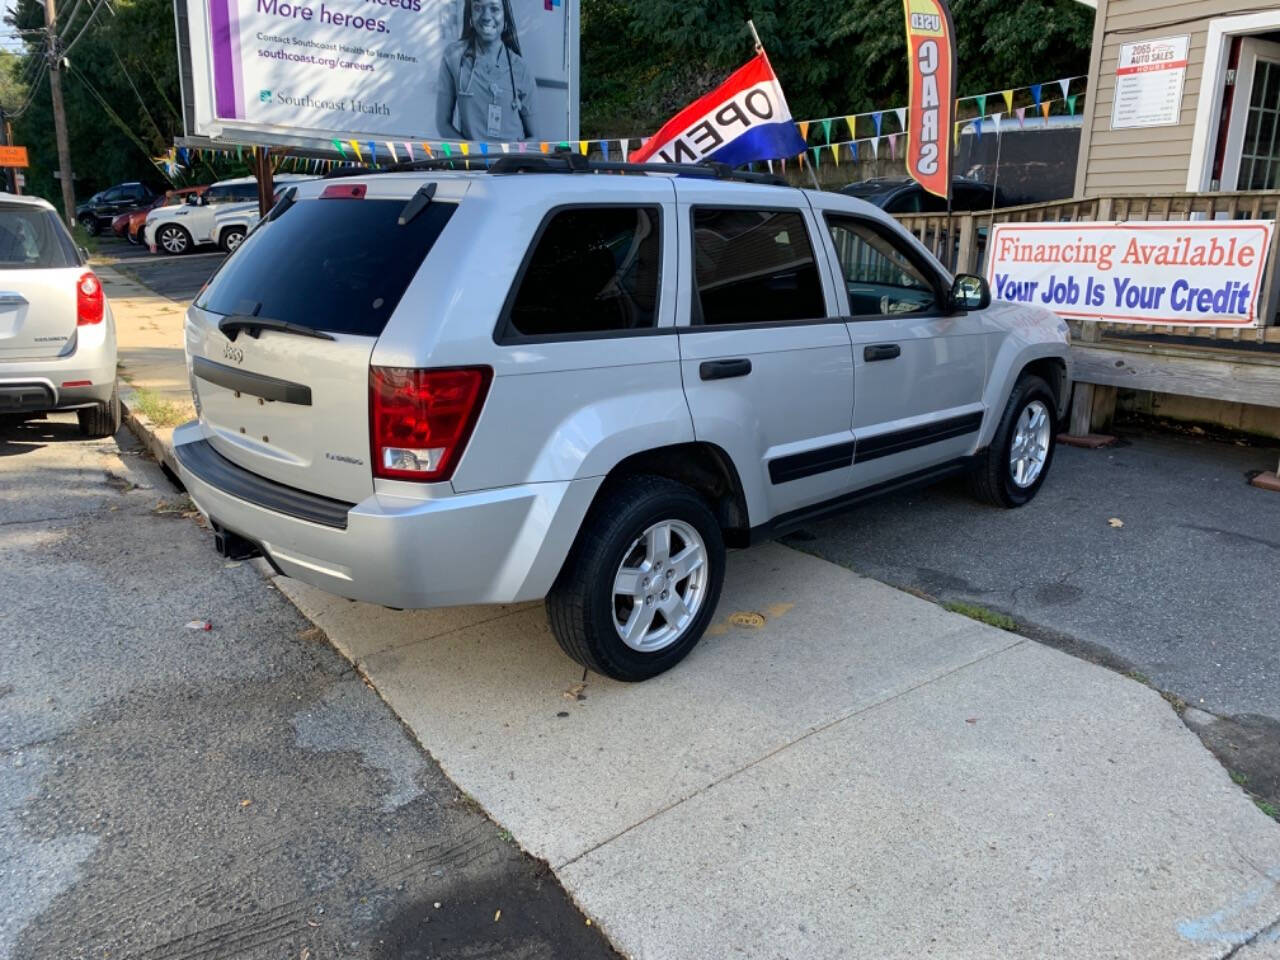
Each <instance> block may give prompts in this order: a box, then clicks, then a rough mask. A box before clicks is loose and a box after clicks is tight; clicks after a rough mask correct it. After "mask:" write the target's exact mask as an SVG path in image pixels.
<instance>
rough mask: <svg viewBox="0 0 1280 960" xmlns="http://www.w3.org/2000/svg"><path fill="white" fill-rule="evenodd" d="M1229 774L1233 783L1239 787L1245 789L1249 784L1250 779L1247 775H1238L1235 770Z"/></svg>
mask: <svg viewBox="0 0 1280 960" xmlns="http://www.w3.org/2000/svg"><path fill="white" fill-rule="evenodd" d="M1227 772H1228V773H1230V774H1231V781H1232V783H1234V784H1235V785H1236V786H1238V787H1243V786H1244V785H1245V784H1246V783H1248V782H1249V777H1248V775H1247V774H1243V773H1237V772H1236V771H1235V770H1229V771H1227Z"/></svg>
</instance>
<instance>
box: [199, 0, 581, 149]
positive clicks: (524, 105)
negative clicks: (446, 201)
mask: <svg viewBox="0 0 1280 960" xmlns="http://www.w3.org/2000/svg"><path fill="white" fill-rule="evenodd" d="M175 16H176V18H177V24H178V46H179V62H180V64H181V66H182V83H183V105H184V114H186V116H185V117H184V119H185V121H186V128H187V129H186V132H187V135H188V136H192V137H210V138H215V139H224V140H230V141H238V142H246V143H269V144H283V145H295V144H296V145H307V144H316V145H327V144H329V143H330V141H332V140H335V139H337V140H341V141H344V142H345V141H349V140H357V141H367V140H373V141H375V142H378V143H381V142H384V141H393V142H397V141H398V142H403V141H413V142H421V141H425V142H428V143H430V142H437V143H438V142H441V141H454V142H457V141H463V140H466V141H472V142H489V143H514V142H517V141H543V140H547V141H560V140H568V139H576V138H577V125H578V13H577V4H576V3H575V2H573V0H178V2H177V3H176V4H175Z"/></svg>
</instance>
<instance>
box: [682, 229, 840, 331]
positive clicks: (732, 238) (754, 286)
mask: <svg viewBox="0 0 1280 960" xmlns="http://www.w3.org/2000/svg"><path fill="white" fill-rule="evenodd" d="M693 258H694V274H695V277H696V279H697V290H696V291H695V294H694V320H695V322H697V323H702V324H706V325H709V326H710V325H723V324H730V323H778V322H782V321H787V320H817V319H821V318H823V317H825V316H826V315H827V307H826V301H825V298H824V297H823V295H822V281H821V279H820V278H819V276H818V267H817V263H816V262H815V260H814V256H813V245H812V244H811V243H810V242H809V231H808V229H807V228H806V227H805V223H804V217H803V216H801V214H800V213H799V212H798V211H795V210H751V209H748V208H745V207H698V208H695V209H694V211H693Z"/></svg>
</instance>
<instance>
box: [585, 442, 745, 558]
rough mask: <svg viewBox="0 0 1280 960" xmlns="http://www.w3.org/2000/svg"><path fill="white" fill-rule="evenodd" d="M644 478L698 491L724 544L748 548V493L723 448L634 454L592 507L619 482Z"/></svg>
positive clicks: (695, 446) (697, 445)
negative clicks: (714, 518) (651, 477)
mask: <svg viewBox="0 0 1280 960" xmlns="http://www.w3.org/2000/svg"><path fill="white" fill-rule="evenodd" d="M641 475H648V476H658V477H666V478H667V479H669V480H674V481H676V482H677V483H682V484H684V485H685V486H687V487H690V488H691V489H693V490H695V491H697V492H698V493H699V494H700V495H701V496H702V497H703V498H704V499H705V500H706V501H707V504H708V506H710V507H711V511H712V513H714V514H715V516H716V519H717V520H718V521H719V522H720V529H721V530H722V531H723V532H724V538H725V543H726V544H727V545H729V546H731V547H745V546H747V543H748V541H749V538H750V530H751V522H750V516H749V514H748V510H747V498H746V493H745V491H744V490H743V487H742V479H741V478H740V477H739V476H738V470H737V467H735V466H734V463H733V460H732V458H730V456H729V454H728V453H726V452H725V451H724V449H722V448H721V447H719V446H717V445H715V444H713V443H707V442H705V441H694V442H691V443H678V444H672V445H670V446H666V447H657V448H654V449H650V450H643V451H640V452H639V453H633V454H631V455H630V456H627V457H625V458H623V459H622V460H620V461H619V462H618V463H617V464H616V465H615V466H614V467H613V469H611V470H610V471H609V472H608V474H607V475H606V476H605V480H604V483H602V484H601V485H600V490H599V491H597V493H596V497H595V501H593V502H592V507H594V506H595V503H596V501H599V500H600V498H601V497H602V495H603V494H604V492H605V491H606V490H608V489H610V488H611V486H612V485H613V484H616V483H617V482H618V481H619V480H621V479H624V478H626V477H633V476H641ZM588 514H590V510H588Z"/></svg>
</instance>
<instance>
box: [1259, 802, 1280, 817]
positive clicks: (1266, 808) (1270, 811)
mask: <svg viewBox="0 0 1280 960" xmlns="http://www.w3.org/2000/svg"><path fill="white" fill-rule="evenodd" d="M1253 802H1254V803H1255V804H1256V805H1257V807H1258V809H1259V810H1261V811H1262V812H1263V813H1265V814H1266V815H1267V816H1268V817H1270V818H1271V819H1272V820H1280V807H1277V806H1276V805H1275V804H1274V803H1268V802H1267V801H1266V800H1260V799H1258V798H1257V797H1254V798H1253Z"/></svg>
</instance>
